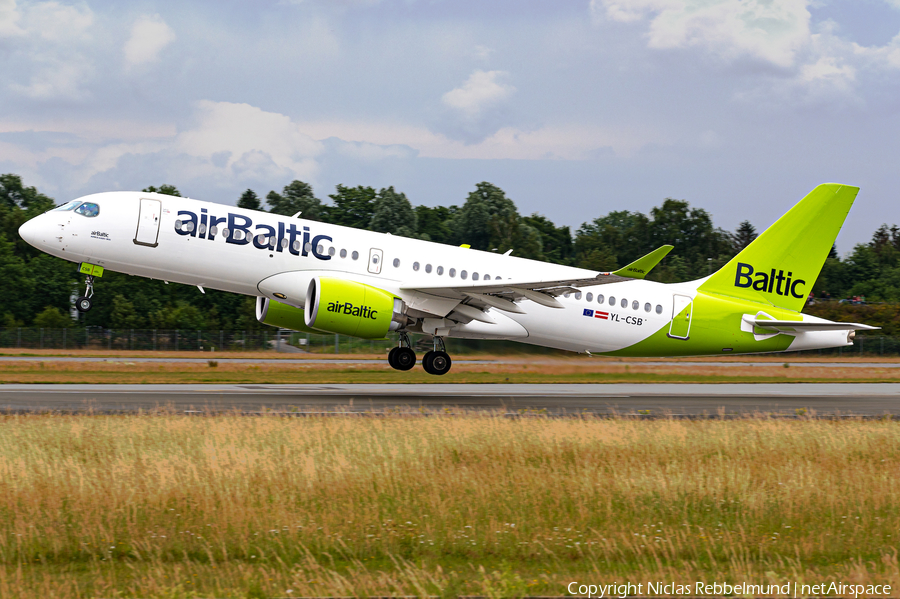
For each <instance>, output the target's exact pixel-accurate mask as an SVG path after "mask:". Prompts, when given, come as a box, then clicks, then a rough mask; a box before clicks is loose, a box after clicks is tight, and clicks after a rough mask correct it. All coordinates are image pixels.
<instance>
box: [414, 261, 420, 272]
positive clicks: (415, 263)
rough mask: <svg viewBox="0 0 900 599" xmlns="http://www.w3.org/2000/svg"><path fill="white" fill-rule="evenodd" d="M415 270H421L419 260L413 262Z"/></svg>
mask: <svg viewBox="0 0 900 599" xmlns="http://www.w3.org/2000/svg"><path fill="white" fill-rule="evenodd" d="M413 270H415V271H418V270H419V263H418V262H413Z"/></svg>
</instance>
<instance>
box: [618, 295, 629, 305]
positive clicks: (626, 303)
mask: <svg viewBox="0 0 900 599" xmlns="http://www.w3.org/2000/svg"><path fill="white" fill-rule="evenodd" d="M619 305H620V306H622V307H623V308H627V307H628V300H627V299H625V298H624V297H623V298H622V302H621V303H620V304H619Z"/></svg>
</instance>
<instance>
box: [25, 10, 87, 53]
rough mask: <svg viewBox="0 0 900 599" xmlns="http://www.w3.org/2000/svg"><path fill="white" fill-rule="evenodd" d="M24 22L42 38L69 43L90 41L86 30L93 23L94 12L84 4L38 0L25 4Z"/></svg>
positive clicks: (30, 30)
mask: <svg viewBox="0 0 900 599" xmlns="http://www.w3.org/2000/svg"><path fill="white" fill-rule="evenodd" d="M24 22H25V25H26V28H27V29H28V31H29V32H30V33H32V34H34V35H37V36H39V37H40V38H41V39H42V40H45V41H50V42H55V43H58V44H69V43H72V42H74V41H90V38H89V36H88V30H89V29H90V27H91V26H92V25H93V24H94V13H93V11H91V9H90V7H89V6H87V5H86V4H77V5H64V4H60V3H59V2H55V1H51V2H38V3H35V4H30V5H27V8H26V11H25V18H24Z"/></svg>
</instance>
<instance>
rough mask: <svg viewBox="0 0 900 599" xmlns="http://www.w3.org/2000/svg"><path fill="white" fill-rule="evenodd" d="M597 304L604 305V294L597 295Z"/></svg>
mask: <svg viewBox="0 0 900 599" xmlns="http://www.w3.org/2000/svg"><path fill="white" fill-rule="evenodd" d="M597 303H598V304H602V303H603V294H602V293H598V294H597Z"/></svg>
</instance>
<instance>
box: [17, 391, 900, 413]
mask: <svg viewBox="0 0 900 599" xmlns="http://www.w3.org/2000/svg"><path fill="white" fill-rule="evenodd" d="M160 408H166V409H170V410H173V411H176V412H190V413H212V412H221V411H230V410H239V411H242V412H249V413H259V412H269V411H275V412H280V413H294V414H300V413H322V412H327V413H336V412H348V413H372V412H375V413H377V412H381V413H384V412H385V411H387V410H399V411H401V412H404V411H405V412H411V411H419V410H424V411H426V412H440V411H445V412H446V411H447V410H449V411H451V412H452V410H454V409H465V410H492V411H502V412H506V413H511V414H519V413H547V414H551V415H564V414H579V413H592V414H602V415H611V414H640V415H657V416H662V415H674V416H702V415H704V414H708V415H717V414H727V415H744V414H753V413H770V414H780V415H796V414H797V413H798V411H800V412H799V413H804V412H803V411H804V410H805V411H806V412H805V413H813V412H814V413H816V414H819V415H860V416H879V415H883V414H895V415H898V416H900V384H897V383H885V384H877V383H860V384H818V383H815V384H804V383H793V384H758V385H746V384H661V385H655V384H583V385H582V384H550V385H525V384H508V385H505V384H499V385H486V384H481V385H476V384H461V385H454V384H411V385H396V384H391V385H378V384H356V385H332V384H323V385H295V384H288V385H254V384H241V385H2V386H0V410H3V411H7V412H43V411H61V412H85V411H94V412H99V413H127V412H136V411H139V410H144V411H147V410H156V409H160Z"/></svg>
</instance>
